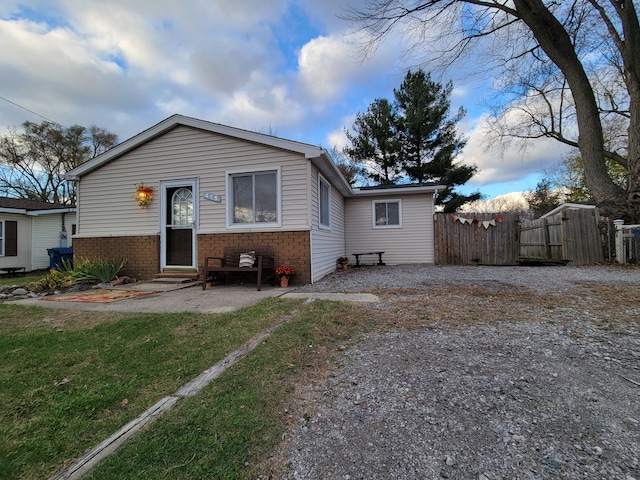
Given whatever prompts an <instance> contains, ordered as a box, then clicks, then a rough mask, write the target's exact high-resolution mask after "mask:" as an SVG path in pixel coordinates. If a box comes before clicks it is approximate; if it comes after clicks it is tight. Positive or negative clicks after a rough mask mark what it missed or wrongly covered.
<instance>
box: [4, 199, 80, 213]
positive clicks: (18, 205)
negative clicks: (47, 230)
mask: <svg viewBox="0 0 640 480" xmlns="http://www.w3.org/2000/svg"><path fill="white" fill-rule="evenodd" d="M75 211H76V209H75V207H70V206H68V205H62V204H60V203H47V202H41V201H38V200H28V199H26V198H12V197H0V212H3V213H17V214H22V215H46V214H53V213H69V212H75Z"/></svg>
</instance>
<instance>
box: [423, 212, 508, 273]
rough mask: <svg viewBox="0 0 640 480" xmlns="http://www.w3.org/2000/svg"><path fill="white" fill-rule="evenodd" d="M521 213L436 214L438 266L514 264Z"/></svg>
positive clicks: (436, 258) (435, 230) (436, 257)
mask: <svg viewBox="0 0 640 480" xmlns="http://www.w3.org/2000/svg"><path fill="white" fill-rule="evenodd" d="M519 222H520V214H518V213H500V214H495V213H494V214H471V213H469V214H462V215H452V214H447V213H436V214H435V216H434V233H435V241H434V247H435V263H436V264H437V265H473V264H483V265H515V264H517V262H518V233H519V229H520V227H519V225H520V223H519Z"/></svg>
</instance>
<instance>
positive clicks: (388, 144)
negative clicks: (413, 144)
mask: <svg viewBox="0 0 640 480" xmlns="http://www.w3.org/2000/svg"><path fill="white" fill-rule="evenodd" d="M352 130H353V132H355V133H351V132H350V131H348V130H346V131H345V133H346V135H347V137H348V138H349V140H350V141H351V147H346V148H345V149H344V153H345V154H346V155H348V156H349V158H351V160H353V161H354V162H357V163H361V164H363V165H365V166H366V167H368V169H369V172H368V177H369V178H371V179H372V180H374V181H375V182H377V183H379V184H381V185H393V184H394V183H396V181H398V180H399V179H400V178H401V171H402V167H401V164H400V161H399V155H400V144H399V143H398V137H397V135H398V133H397V118H396V115H395V113H394V111H393V107H392V105H391V104H390V103H389V101H388V100H387V99H386V98H378V99H376V100H375V101H374V102H373V103H372V104H371V105H369V108H368V109H367V111H366V112H365V113H358V115H357V116H356V120H355V122H354V124H353V127H352Z"/></svg>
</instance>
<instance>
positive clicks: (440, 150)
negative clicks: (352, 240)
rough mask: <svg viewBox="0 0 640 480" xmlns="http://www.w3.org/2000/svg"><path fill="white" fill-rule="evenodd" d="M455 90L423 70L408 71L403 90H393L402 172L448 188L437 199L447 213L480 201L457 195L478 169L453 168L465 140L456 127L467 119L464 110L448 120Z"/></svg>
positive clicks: (415, 178) (460, 110)
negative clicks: (435, 79) (452, 94)
mask: <svg viewBox="0 0 640 480" xmlns="http://www.w3.org/2000/svg"><path fill="white" fill-rule="evenodd" d="M452 90H453V84H452V83H451V82H449V83H447V85H445V86H444V87H443V86H442V85H441V84H440V83H437V82H434V81H433V80H432V79H431V75H430V74H428V73H425V72H424V71H423V70H418V71H417V72H415V73H414V72H411V71H409V72H408V73H407V75H406V77H405V79H404V81H403V82H402V84H401V85H400V88H399V89H397V90H394V95H395V107H396V110H397V118H398V131H399V134H400V142H401V145H402V166H403V169H404V171H405V172H406V173H407V176H408V177H409V178H410V179H411V180H413V181H416V182H418V183H425V182H435V183H439V184H441V185H444V186H445V189H444V190H442V191H440V192H439V194H438V198H437V199H436V204H438V205H444V209H445V212H455V211H456V210H457V209H458V208H459V207H460V206H462V205H463V204H465V203H467V202H472V201H474V200H478V199H479V198H480V193H479V192H476V193H473V194H471V195H461V194H459V193H456V192H454V188H455V187H456V186H457V185H463V184H465V183H466V182H468V181H469V180H470V179H471V177H472V176H473V174H474V173H475V172H476V170H477V169H476V167H472V166H468V165H464V164H461V163H458V164H454V161H455V159H456V157H457V156H458V154H459V153H460V152H461V151H462V148H463V147H464V146H465V144H466V140H464V139H463V138H461V137H460V136H458V134H457V131H456V124H457V123H458V122H459V121H460V120H462V118H463V117H464V115H465V111H464V109H463V108H460V109H459V110H458V113H457V115H456V116H454V117H452V118H449V117H448V116H449V110H450V106H451V100H450V97H451V91H452Z"/></svg>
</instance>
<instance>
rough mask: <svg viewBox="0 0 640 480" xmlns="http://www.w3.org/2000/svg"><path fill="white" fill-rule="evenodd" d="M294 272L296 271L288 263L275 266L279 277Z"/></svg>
mask: <svg viewBox="0 0 640 480" xmlns="http://www.w3.org/2000/svg"><path fill="white" fill-rule="evenodd" d="M295 274H296V271H295V270H294V269H293V267H290V266H289V265H280V266H279V267H277V268H276V275H278V276H279V277H289V276H291V275H295Z"/></svg>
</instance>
